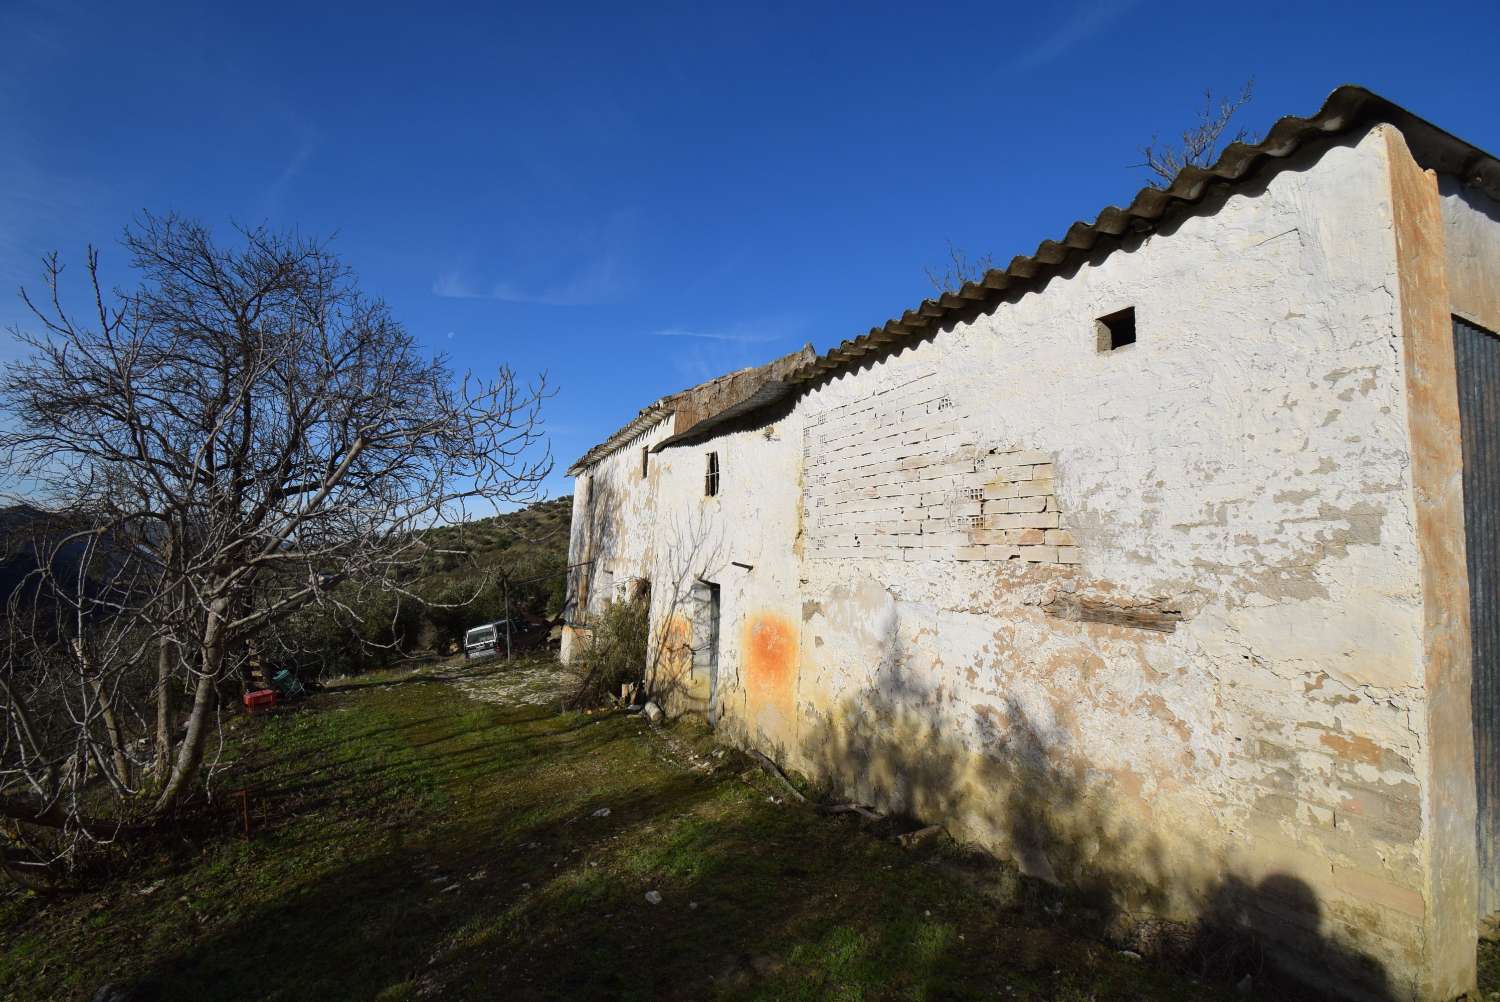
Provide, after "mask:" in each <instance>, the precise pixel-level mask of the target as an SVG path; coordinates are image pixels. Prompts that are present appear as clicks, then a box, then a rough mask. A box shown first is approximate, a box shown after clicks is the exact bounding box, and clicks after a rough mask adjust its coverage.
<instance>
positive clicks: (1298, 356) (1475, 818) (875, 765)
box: [565, 87, 1500, 1000]
mask: <svg viewBox="0 0 1500 1002" xmlns="http://www.w3.org/2000/svg"><path fill="white" fill-rule="evenodd" d="M1495 331H1500V163H1497V161H1496V160H1495V158H1493V157H1491V156H1489V155H1487V154H1485V153H1483V152H1482V151H1480V150H1477V149H1475V148H1474V147H1473V146H1470V145H1469V144H1467V143H1464V142H1462V141H1460V140H1458V139H1456V138H1455V137H1453V136H1451V135H1449V134H1448V133H1446V132H1444V131H1442V130H1441V129H1438V128H1436V127H1434V126H1433V125H1431V124H1429V123H1427V122H1425V121H1423V120H1421V119H1420V118H1417V117H1416V116H1415V115H1413V114H1411V113H1410V112H1408V111H1405V110H1404V109H1402V108H1400V107H1398V106H1396V105H1394V104H1392V103H1390V102H1389V101H1386V100H1384V99H1382V98H1380V97H1378V96H1376V95H1374V94H1371V93H1370V92H1368V91H1366V90H1363V89H1360V88H1357V87H1344V88H1341V89H1339V90H1338V91H1336V92H1334V93H1333V95H1332V96H1330V97H1329V99H1328V101H1327V102H1326V103H1325V105H1324V106H1323V108H1322V109H1321V110H1320V111H1319V112H1318V113H1317V114H1316V115H1314V116H1313V117H1311V118H1308V119H1300V118H1286V119H1283V120H1281V121H1280V122H1278V123H1277V124H1276V125H1275V127H1274V128H1272V129H1271V131H1270V132H1269V134H1268V135H1267V136H1266V138H1265V140H1264V141H1262V142H1260V143H1257V144H1255V145H1253V146H1245V145H1238V144H1237V145H1234V146H1231V147H1230V148H1229V149H1228V150H1227V151H1226V152H1225V153H1224V155H1223V156H1222V157H1221V158H1220V160H1219V162H1218V163H1217V164H1215V165H1214V166H1213V167H1211V168H1208V169H1206V170H1199V169H1196V168H1189V169H1188V170H1186V171H1184V172H1183V174H1182V175H1181V176H1179V177H1178V178H1177V179H1176V181H1175V182H1174V183H1173V184H1172V185H1171V186H1170V187H1169V188H1167V189H1163V190H1156V189H1147V190H1145V191H1142V192H1141V193H1139V194H1138V195H1137V196H1136V198H1135V200H1134V201H1133V202H1132V203H1131V204H1130V206H1129V207H1128V208H1125V209H1119V208H1113V207H1112V208H1108V209H1105V210H1104V211H1103V212H1102V213H1100V215H1099V217H1098V218H1097V219H1096V220H1095V221H1094V222H1093V223H1082V222H1080V223H1075V224H1074V225H1073V226H1072V227H1071V228H1069V229H1068V231H1067V233H1066V235H1064V236H1063V237H1062V239H1060V240H1058V241H1056V242H1052V241H1049V242H1046V243H1044V244H1042V245H1041V246H1040V247H1039V248H1037V250H1036V251H1035V253H1033V254H1031V255H1030V256H1024V257H1017V258H1016V259H1015V260H1014V261H1012V262H1011V263H1010V265H1009V266H1008V267H1006V268H1003V269H997V270H994V271H991V272H990V273H988V274H987V275H985V276H984V278H983V280H982V281H980V282H977V283H971V284H968V285H965V286H964V287H963V288H962V289H960V290H958V291H956V292H952V293H949V294H945V295H943V296H942V297H941V298H940V299H938V300H929V301H927V302H924V303H922V304H921V305H920V306H919V307H917V308H916V309H914V310H911V311H909V312H907V313H906V314H904V315H903V316H901V317H900V318H899V319H896V320H892V321H891V322H889V323H887V324H885V325H884V326H882V327H878V328H875V329H873V330H871V331H870V332H869V333H867V334H865V335H862V336H860V337H857V338H855V339H853V340H850V341H845V342H844V343H842V344H841V345H839V346H838V347H837V348H834V349H833V350H831V351H829V352H827V353H826V354H824V355H822V356H815V355H814V354H813V353H812V351H811V350H810V349H808V350H806V351H804V352H802V353H799V354H796V355H791V356H787V357H786V358H782V359H779V360H777V361H775V362H772V363H771V364H769V365H767V366H764V367H762V368H759V369H751V370H746V371H743V372H739V373H734V374H731V375H729V376H725V377H722V378H721V379H718V380H715V381H713V382H711V383H707V384H704V385H702V386H699V387H695V388H693V389H691V390H688V391H686V392H684V393H681V394H677V395H675V396H672V397H667V398H664V399H662V400H660V401H658V402H656V403H655V404H652V405H651V406H650V407H648V408H646V409H645V410H644V411H642V412H641V413H640V415H639V416H638V417H637V418H636V419H635V420H634V421H632V422H630V423H629V424H628V425H626V426H625V427H624V428H622V429H621V430H620V431H619V432H618V433H616V434H615V435H613V436H611V437H610V438H609V439H608V440H607V441H606V442H604V443H602V444H601V445H600V446H598V447H596V448H595V449H593V450H591V451H590V452H589V453H588V454H587V455H586V456H584V457H583V458H582V459H580V460H579V461H578V462H577V463H576V464H575V465H574V467H573V468H572V470H571V473H572V474H573V475H574V476H576V478H577V488H576V491H575V493H574V512H573V535H572V554H571V557H572V562H573V563H574V564H577V565H578V567H577V569H576V573H575V574H574V578H573V580H572V582H571V589H570V598H571V603H570V609H569V624H570V625H569V628H568V630H567V636H566V639H565V656H567V655H569V654H571V653H572V652H573V651H574V650H576V648H577V645H578V644H579V643H581V642H584V640H585V638H586V636H587V629H588V624H589V622H590V618H591V616H592V615H594V614H596V613H597V611H598V610H599V608H601V605H602V603H604V602H607V601H610V600H618V599H627V598H631V597H644V596H649V601H650V603H651V622H652V651H653V655H652V663H651V664H650V665H648V666H646V669H645V670H646V672H647V677H648V681H649V682H650V684H651V685H652V686H653V688H654V689H655V690H656V691H657V692H658V693H660V694H662V695H663V696H664V698H666V699H667V700H668V702H669V704H670V705H671V706H672V707H673V708H674V709H675V710H676V711H678V712H687V711H693V712H702V713H705V714H707V716H708V717H709V719H710V721H711V722H712V723H713V725H714V726H715V727H716V728H718V729H719V731H720V732H721V733H722V734H724V735H725V736H726V737H727V738H728V739H730V740H732V741H734V742H736V743H739V744H741V745H743V746H745V747H748V748H755V749H759V750H762V751H764V752H765V753H767V754H768V755H770V756H772V757H773V758H775V759H776V760H777V761H779V762H780V763H781V764H782V765H784V766H785V767H787V768H790V769H797V770H800V771H802V772H804V773H806V774H808V775H810V776H813V777H816V778H818V779H820V780H823V781H825V782H827V783H829V784H831V785H832V786H834V787H835V788H837V789H839V790H841V791H842V792H843V793H844V794H846V795H848V796H850V797H854V798H857V799H859V800H860V801H862V802H864V803H869V804H874V805H878V806H880V807H882V808H885V809H890V810H903V811H906V812H909V813H910V814H912V815H913V816H915V817H917V818H920V819H922V820H923V821H931V822H940V823H942V824H944V825H946V826H947V827H948V829H949V830H950V831H951V832H953V833H954V834H955V835H956V836H957V837H959V838H962V839H968V840H974V841H978V842H981V843H983V844H984V845H986V846H988V847H990V848H992V849H993V850H994V851H996V852H997V853H1000V854H1002V855H1005V856H1008V857H1009V858H1011V859H1013V860H1015V862H1016V863H1017V865H1018V866H1020V867H1021V868H1022V869H1023V870H1024V871H1026V872H1027V873H1029V874H1031V875H1033V876H1035V877H1038V878H1040V879H1044V880H1048V881H1056V882H1059V883H1063V884H1070V885H1075V886H1079V887H1083V888H1085V889H1087V890H1089V891H1091V892H1093V893H1094V895H1095V897H1096V899H1097V901H1098V902H1099V909H1100V915H1101V923H1102V924H1104V925H1105V926H1107V927H1108V928H1109V930H1110V931H1111V932H1114V933H1116V934H1118V935H1121V936H1125V935H1128V929H1129V928H1130V927H1131V924H1132V922H1133V920H1135V919H1138V918H1140V917H1142V916H1144V915H1147V914H1151V915H1156V916H1165V917H1168V918H1173V919H1180V920H1184V921H1185V922H1188V923H1197V924H1200V925H1201V924H1212V925H1218V926H1226V927H1229V928H1230V929H1231V930H1234V931H1237V932H1239V933H1240V934H1243V935H1247V936H1250V935H1254V936H1257V937H1260V940H1261V941H1262V942H1264V943H1266V944H1269V946H1270V948H1271V953H1272V956H1273V957H1274V959H1275V960H1276V962H1277V963H1278V964H1279V965H1280V966H1281V967H1283V968H1285V969H1287V970H1288V971H1290V972H1292V973H1293V974H1295V975H1297V976H1299V977H1301V978H1303V979H1306V980H1310V981H1313V982H1315V983H1317V984H1320V985H1322V986H1324V987H1325V988H1327V989H1329V990H1331V991H1336V992H1338V993H1340V994H1343V995H1346V996H1349V997H1355V998H1359V997H1368V998H1390V999H1395V998H1400V999H1408V998H1413V999H1423V1000H1436V999H1451V998H1453V997H1455V996H1457V995H1459V994H1460V993H1462V992H1464V991H1467V990H1470V989H1472V988H1473V986H1474V979H1475V956H1474V954H1475V950H1474V944H1475V936H1476V925H1477V923H1478V922H1479V920H1480V918H1481V916H1484V915H1489V914H1490V913H1493V912H1496V911H1500V858H1497V850H1496V849H1495V847H1494V846H1495V838H1496V828H1497V827H1500V760H1497V756H1500V746H1497V736H1500V338H1497V337H1496V336H1495V334H1494V333H1493V332H1495Z"/></svg>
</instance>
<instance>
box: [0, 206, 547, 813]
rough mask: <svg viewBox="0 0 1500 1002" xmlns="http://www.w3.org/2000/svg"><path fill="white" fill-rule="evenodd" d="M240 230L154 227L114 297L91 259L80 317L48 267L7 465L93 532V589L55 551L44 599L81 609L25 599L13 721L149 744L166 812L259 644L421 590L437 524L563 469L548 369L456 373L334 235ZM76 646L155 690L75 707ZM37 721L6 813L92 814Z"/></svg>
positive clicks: (114, 680) (528, 488)
mask: <svg viewBox="0 0 1500 1002" xmlns="http://www.w3.org/2000/svg"><path fill="white" fill-rule="evenodd" d="M239 238H240V239H239V240H238V241H236V243H235V245H233V246H226V245H224V244H221V243H219V242H216V241H215V239H214V238H213V236H212V234H211V233H210V231H209V230H208V229H207V228H206V227H204V226H203V225H201V224H199V223H197V222H194V221H191V220H187V219H182V218H179V217H176V216H165V217H158V216H152V215H146V216H143V217H142V218H141V219H140V220H139V221H138V222H137V223H136V224H135V225H133V226H131V227H130V228H128V229H127V230H126V233H125V237H124V246H125V248H126V250H127V251H128V252H129V255H130V260H131V263H132V265H133V266H134V268H135V269H136V270H137V272H138V273H139V275H140V279H141V281H140V284H139V286H138V287H136V288H134V289H132V290H130V291H120V290H116V291H114V292H113V293H108V292H106V290H105V289H104V288H103V286H102V283H101V279H100V275H99V258H98V254H97V252H96V251H95V250H94V249H93V248H90V249H89V252H88V259H87V273H88V291H89V293H90V300H91V302H90V306H89V308H88V310H87V313H86V316H84V315H76V314H75V313H74V312H72V311H71V310H69V309H68V308H66V307H65V306H64V301H65V297H64V295H63V293H62V290H61V276H62V271H63V269H62V265H61V264H60V262H59V260H58V258H57V256H56V255H52V256H50V257H49V258H47V260H46V262H45V281H46V292H47V294H46V296H45V297H44V298H43V299H40V300H38V299H37V298H34V297H32V296H30V295H28V294H27V293H25V292H23V293H22V296H23V298H24V300H25V302H26V304H27V306H28V307H30V308H31V310H32V313H33V315H34V316H35V318H36V320H37V321H38V322H39V323H40V325H41V330H40V331H39V332H38V333H35V334H31V333H26V332H22V331H19V330H17V331H15V332H14V333H15V334H16V336H17V337H18V338H19V339H20V340H21V341H22V342H23V343H25V344H26V345H27V346H29V348H30V349H31V356H30V358H28V359H27V360H25V361H23V362H21V363H18V364H16V365H15V366H13V367H12V368H11V369H10V371H9V373H8V374H7V375H6V376H5V377H4V378H3V380H0V406H3V407H4V409H5V410H6V411H7V412H8V415H9V422H8V428H7V430H5V431H4V432H0V455H3V456H4V457H5V461H6V464H7V472H8V473H9V475H10V477H11V478H12V480H13V482H22V483H26V484H28V485H29V487H30V491H29V496H28V501H29V503H31V504H35V505H38V506H42V507H46V508H48V509H50V510H51V511H53V512H55V513H57V514H58V515H59V516H60V517H62V518H64V519H65V520H66V522H67V523H68V524H69V525H72V526H75V527H76V528H75V529H74V532H75V533H76V534H78V538H87V539H88V540H90V541H91V542H90V544H89V546H88V547H87V552H86V554H85V556H84V557H83V566H82V567H81V568H80V569H78V571H77V572H76V576H79V580H83V581H88V582H94V583H93V584H91V585H90V586H88V587H82V586H80V587H75V588H74V589H72V590H71V591H70V590H68V589H66V588H63V589H59V588H57V587H56V583H57V582H56V580H55V579H56V578H57V577H58V572H57V571H56V569H55V567H54V562H52V561H50V560H47V559H40V560H38V561H36V569H35V570H34V571H33V574H34V575H35V576H37V577H38V578H40V579H43V580H45V581H47V582H49V584H48V587H47V589H46V590H47V591H48V592H49V593H51V592H60V593H62V594H65V595H68V596H71V598H70V599H69V600H68V601H67V602H53V603H52V604H51V608H52V609H53V614H52V615H51V616H50V618H49V619H48V620H47V624H46V625H45V628H44V627H43V625H42V624H41V623H40V621H36V622H33V619H34V618H35V617H33V618H32V619H28V618H27V617H26V615H25V611H24V610H19V609H15V608H13V609H12V615H11V617H10V634H11V639H12V643H11V645H10V648H9V650H8V652H7V657H6V658H5V659H4V660H3V662H0V715H4V714H7V713H9V714H10V715H11V716H10V717H9V718H8V719H11V720H14V721H19V720H20V716H19V715H18V714H19V711H20V710H21V709H22V708H23V703H24V708H25V709H27V710H29V711H31V716H32V718H33V719H36V718H38V717H39V716H47V718H48V719H49V720H51V721H52V727H53V729H54V730H55V729H57V728H59V727H60V728H61V729H62V730H63V731H66V730H68V729H69V728H71V729H72V730H73V731H74V733H75V737H76V735H77V734H78V733H86V734H91V735H98V736H100V739H101V740H103V741H104V742H105V745H104V746H102V747H108V746H109V744H110V743H111V742H113V743H114V744H119V743H123V742H126V741H127V740H128V737H129V734H130V733H141V734H142V735H143V737H144V736H146V735H149V742H148V743H149V744H150V745H151V746H152V749H153V750H152V755H153V756H154V760H155V769H156V775H155V777H154V780H153V782H154V785H153V786H152V793H153V794H154V796H153V799H152V803H153V805H154V807H153V810H154V812H155V813H158V814H160V813H163V812H166V811H169V810H170V809H172V808H173V806H174V805H175V804H176V803H177V802H178V801H179V800H180V799H181V797H182V796H183V794H184V793H185V792H186V791H188V790H189V789H190V788H191V787H192V786H193V784H194V782H195V780H196V778H197V777H198V775H199V770H200V767H201V765H202V763H203V758H204V753H205V748H206V745H207V738H208V736H209V734H210V732H211V730H212V729H213V724H214V720H215V717H216V712H217V708H218V704H219V690H220V689H221V688H223V687H225V684H226V683H230V684H231V687H232V683H235V682H237V681H238V677H239V676H240V675H242V674H243V673H245V672H246V671H248V666H249V663H250V659H251V648H252V646H253V644H254V643H255V640H256V638H257V637H258V636H260V635H261V634H263V633H264V632H265V631H267V630H270V629H272V628H274V626H275V625H276V624H277V623H278V622H280V621H281V620H283V619H284V618H285V617H286V616H288V615H290V614H291V613H293V612H295V611H296V610H298V609H301V608H304V607H306V606H307V605H309V604H311V603H323V604H330V603H332V604H337V603H339V601H340V599H339V593H338V592H337V591H336V590H335V586H337V585H339V584H341V583H344V582H349V583H353V584H357V585H359V586H360V587H362V588H368V589H376V590H387V591H396V592H400V593H401V595H402V597H404V598H406V599H408V600H410V601H420V598H419V597H418V596H416V595H413V594H409V593H405V592H402V585H401V584H400V583H399V582H400V576H399V575H398V574H397V573H395V572H396V571H397V570H398V569H399V568H401V567H404V566H407V565H410V564H413V563H415V562H416V561H419V560H420V559H421V554H422V550H423V545H422V542H421V540H420V530H422V529H424V528H426V527H427V526H429V525H431V524H433V523H434V522H438V521H442V520H444V519H448V518H458V517H462V515H463V513H464V511H466V510H467V508H468V507H469V506H470V505H471V504H475V503H483V504H484V505H486V506H488V507H490V508H491V509H492V510H493V505H494V504H495V503H496V502H499V501H506V502H525V501H529V500H532V499H534V498H535V497H536V496H537V494H538V492H539V489H540V483H541V481H542V479H543V478H544V477H545V476H546V475H547V474H548V472H550V470H551V457H550V454H549V453H548V451H547V449H546V448H545V444H544V443H543V442H542V433H541V425H540V406H541V403H542V401H543V399H544V398H545V397H546V396H547V390H546V387H545V381H544V380H539V381H537V382H536V383H533V384H526V383H524V382H522V381H520V380H518V379H517V378H516V376H515V374H514V373H513V372H512V371H511V370H510V369H509V368H504V367H502V368H501V369H500V370H499V372H498V374H497V375H496V377H495V378H494V379H493V380H492V381H487V382H476V381H474V380H473V379H471V378H470V377H467V376H465V377H464V378H463V379H461V380H460V379H456V378H455V376H454V374H453V372H452V371H451V369H450V368H449V366H448V364H447V362H446V360H445V359H444V358H441V357H438V358H425V359H424V358H423V357H421V355H420V353H419V351H418V349H417V347H416V345H415V344H414V343H413V341H412V338H411V337H410V336H409V335H408V334H407V332H406V331H405V330H404V329H403V328H402V327H401V325H400V324H399V323H397V322H396V321H395V320H394V319H393V318H392V317H391V315H390V313H389V311H388V310H387V308H386V307H385V305H384V304H383V303H382V302H380V301H379V300H375V299H371V298H369V297H367V296H366V295H364V294H363V293H362V292H361V291H360V289H359V287H358V285H357V283H356V281H355V279H354V276H353V275H352V273H351V272H350V270H349V269H348V268H347V267H346V266H345V265H343V264H342V263H341V262H340V261H339V259H338V258H337V257H336V256H335V255H334V254H333V253H332V251H331V250H330V249H329V248H328V246H327V244H325V243H323V242H320V241H318V240H312V239H306V238H303V237H300V236H297V235H296V234H289V233H277V232H272V231H269V230H267V229H265V228H246V229H241V230H240V231H239ZM345 590H347V589H345ZM78 606H83V607H86V608H82V609H80V608H77V607H78ZM58 609H65V610H66V611H67V613H68V615H67V616H64V615H61V614H59V613H57V612H56V610H58ZM345 611H347V612H348V613H349V614H350V615H351V616H357V613H355V611H354V610H352V609H348V610H345ZM42 650H45V651H47V652H48V655H47V657H42V655H41V654H40V653H39V652H40V651H42ZM69 650H72V651H73V652H74V653H73V655H72V658H73V663H72V665H71V667H70V669H69V670H70V671H72V672H74V673H75V674H78V675H79V676H80V677H85V678H97V679H99V682H100V684H101V685H102V686H103V690H104V691H105V692H107V693H111V694H115V693H118V694H120V695H121V696H122V697H123V698H126V699H131V698H135V699H137V702H136V703H135V704H132V705H131V706H129V707H128V708H126V707H121V706H118V705H115V704H114V703H106V701H104V700H102V699H95V700H94V701H93V703H91V704H90V706H89V707H87V708H85V709H82V710H77V709H75V710H73V711H69V712H70V713H71V716H69V715H68V714H64V715H63V716H64V717H66V719H63V718H59V717H57V715H56V714H55V713H54V709H55V708H56V707H57V706H59V705H61V704H62V702H64V701H65V700H66V698H67V697H66V696H65V695H64V690H65V689H67V688H68V686H69V685H73V686H74V687H75V688H76V682H75V681H73V680H72V677H71V676H66V677H67V678H68V679H69V681H67V682H64V681H63V679H64V677H65V676H64V674H63V673H61V672H60V671H58V670H55V669H53V668H49V667H47V666H48V665H50V664H52V663H53V662H54V661H56V659H57V658H58V657H61V656H63V655H66V654H67V652H68V651H69ZM48 658H52V661H48ZM86 688H91V687H86ZM18 694H24V699H22V698H21V697H20V696H18ZM178 695H182V696H184V697H186V699H187V700H188V703H187V706H186V707H185V710H184V711H183V712H180V711H179V710H178V709H177V706H176V699H175V697H176V696H178ZM142 696H144V698H146V699H147V700H149V701H154V703H155V706H154V707H153V708H152V709H151V710H150V711H145V709H144V706H143V705H142V704H141V703H140V701H139V697H142ZM106 705H107V706H108V710H109V713H111V714H113V716H114V718H115V722H114V723H113V724H111V723H109V721H108V720H107V719H106ZM39 706H46V707H47V709H46V710H45V711H39V710H38V709H37V708H38V707H39ZM20 730H21V726H20V725H19V724H16V725H15V726H12V727H11V728H10V731H9V733H8V735H7V738H6V741H7V744H6V745H5V746H4V747H3V748H0V755H3V756H4V758H3V760H0V794H3V795H4V797H5V799H3V800H0V814H4V815H8V816H10V817H11V818H12V819H13V820H14V819H16V818H22V819H27V818H29V819H32V820H34V819H35V818H37V817H50V816H53V815H54V814H56V812H57V811H58V810H59V809H62V810H63V811H64V813H67V812H68V811H70V810H72V808H69V807H68V806H67V805H66V804H64V803H63V801H64V791H63V789H62V785H61V780H60V779H59V775H60V770H58V769H57V768H56V762H55V761H53V760H54V759H55V758H56V757H57V747H56V745H57V743H56V742H53V743H52V744H51V745H48V743H47V742H46V741H44V740H42V739H41V738H39V737H37V736H35V735H33V738H32V739H31V740H29V741H26V740H22V739H17V738H15V734H17V733H19V731H20ZM127 732H128V733H127ZM111 734H115V735H117V737H118V741H114V739H112V738H111V737H110V735H111ZM93 740H95V739H94V738H88V739H87V741H84V740H83V739H77V740H75V741H74V744H78V743H79V742H80V741H82V742H83V743H87V742H88V741H93ZM64 743H66V742H64ZM44 745H46V746H47V747H45V748H44V747H43V746H44ZM23 746H24V747H23ZM91 747H92V746H91ZM111 762H113V766H112V771H113V772H114V773H115V775H114V777H113V779H112V780H111V782H113V783H116V784H118V786H119V787H120V789H121V792H135V790H136V789H138V788H139V786H140V785H141V784H142V783H143V782H145V781H146V779H147V778H149V777H142V776H141V775H139V774H138V773H139V772H141V771H142V770H136V769H135V768H134V767H133V764H132V763H131V762H130V760H129V754H128V753H127V754H126V755H124V756H123V761H122V759H121V758H120V757H117V756H115V755H114V754H113V753H111V754H110V755H109V756H108V757H107V758H106V759H105V761H104V763H103V764H104V765H105V766H109V765H110V763H111ZM49 770H50V771H49ZM102 771H103V770H102V769H96V770H95V774H96V775H97V774H99V773H100V772H102ZM132 784H134V786H133V785H132ZM17 797H19V798H20V800H19V801H18V800H17ZM18 803H19V804H20V806H19V808H18ZM49 812H51V813H49ZM73 813H74V814H76V813H77V812H76V811H74V812H73Z"/></svg>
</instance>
